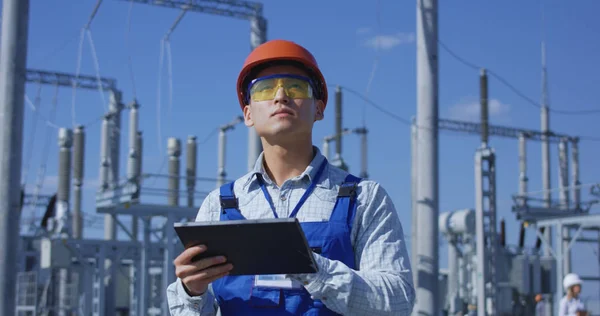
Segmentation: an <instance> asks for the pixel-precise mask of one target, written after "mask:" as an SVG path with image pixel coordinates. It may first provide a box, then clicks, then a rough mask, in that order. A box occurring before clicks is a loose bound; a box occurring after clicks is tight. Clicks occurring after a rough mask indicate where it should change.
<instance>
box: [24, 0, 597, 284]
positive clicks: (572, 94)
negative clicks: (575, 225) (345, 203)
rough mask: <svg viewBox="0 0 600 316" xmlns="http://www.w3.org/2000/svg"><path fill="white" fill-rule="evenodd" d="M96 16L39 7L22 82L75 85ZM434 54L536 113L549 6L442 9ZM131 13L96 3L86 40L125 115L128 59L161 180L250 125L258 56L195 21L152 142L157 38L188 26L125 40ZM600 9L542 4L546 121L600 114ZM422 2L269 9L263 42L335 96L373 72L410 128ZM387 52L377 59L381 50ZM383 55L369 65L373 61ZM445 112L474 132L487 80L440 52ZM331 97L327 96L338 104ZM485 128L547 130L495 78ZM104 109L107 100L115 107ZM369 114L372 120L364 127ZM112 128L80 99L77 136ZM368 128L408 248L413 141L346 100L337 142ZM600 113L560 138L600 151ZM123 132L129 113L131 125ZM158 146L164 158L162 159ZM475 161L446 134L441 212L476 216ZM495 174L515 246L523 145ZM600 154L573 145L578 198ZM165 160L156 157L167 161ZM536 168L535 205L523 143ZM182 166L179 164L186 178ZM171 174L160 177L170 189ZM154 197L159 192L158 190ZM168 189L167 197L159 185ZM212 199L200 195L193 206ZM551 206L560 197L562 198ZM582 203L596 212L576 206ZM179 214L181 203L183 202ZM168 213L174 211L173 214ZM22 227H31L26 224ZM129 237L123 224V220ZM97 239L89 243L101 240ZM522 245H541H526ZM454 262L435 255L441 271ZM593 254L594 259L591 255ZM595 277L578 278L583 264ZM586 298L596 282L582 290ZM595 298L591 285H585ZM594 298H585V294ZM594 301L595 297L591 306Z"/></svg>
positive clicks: (352, 141) (587, 4) (148, 155)
mask: <svg viewBox="0 0 600 316" xmlns="http://www.w3.org/2000/svg"><path fill="white" fill-rule="evenodd" d="M95 2H96V1H93V0H86V1H72V0H52V1H47V0H32V1H31V22H30V30H29V31H30V32H29V34H30V35H29V52H28V67H29V68H36V69H44V70H51V71H61V72H70V73H75V71H76V69H77V60H78V46H79V34H80V30H81V28H82V27H83V26H84V25H85V24H86V23H87V21H88V18H89V15H90V13H91V12H92V9H93V7H94V5H95ZM439 2H440V3H439V38H440V40H441V41H442V42H443V43H444V44H445V45H447V46H448V47H449V48H450V49H452V51H454V53H456V54H458V55H459V56H461V57H462V58H464V59H466V60H468V61H469V62H471V63H473V64H476V65H480V66H483V67H486V68H488V69H490V70H492V71H494V72H496V73H498V74H499V75H501V76H502V77H503V78H505V79H506V80H507V81H509V82H510V83H511V84H512V85H513V86H514V87H516V88H517V89H519V90H520V91H521V92H522V93H524V94H525V95H527V96H529V97H530V98H532V99H534V100H536V101H537V100H539V99H540V87H541V68H540V63H541V61H540V60H541V54H540V41H541V37H542V22H541V2H540V0H536V1H526V2H518V3H517V2H516V1H513V2H505V1H493V2H492V1H470V2H467V1H439ZM129 9H130V4H129V3H127V2H124V1H114V0H113V1H103V3H102V5H101V7H100V9H99V11H98V13H97V15H96V17H95V18H94V20H93V22H92V24H91V28H90V30H91V35H92V38H93V43H94V47H95V50H96V55H97V58H98V63H99V73H100V75H101V76H104V77H112V78H115V79H116V80H117V85H118V87H119V89H121V90H122V91H123V99H124V102H125V103H129V102H130V101H131V100H132V99H133V98H134V93H133V85H132V81H131V78H130V77H131V76H130V72H129V68H128V67H129V66H128V56H129V55H130V56H131V61H132V65H133V75H134V78H135V88H136V95H135V97H137V99H138V101H139V103H140V104H141V116H140V129H141V130H142V131H143V133H144V162H143V168H144V172H148V173H157V172H159V171H160V166H161V162H162V161H163V157H164V156H165V155H166V149H165V148H166V137H178V138H180V139H181V140H182V143H183V144H185V140H186V138H187V136H188V135H196V136H197V137H198V140H199V141H202V140H203V139H205V138H206V136H207V135H209V134H210V133H211V132H212V131H213V130H214V129H215V128H216V127H217V126H219V125H222V124H225V123H227V122H229V121H230V120H232V119H233V118H234V117H235V116H237V115H239V114H241V112H240V110H239V107H238V105H237V99H236V96H235V80H236V78H237V73H238V71H239V69H240V67H241V65H242V63H243V60H244V58H245V57H246V55H247V54H248V52H249V49H250V43H249V37H250V35H249V23H248V22H247V21H243V20H237V19H232V18H227V17H220V16H211V15H205V14H198V13H193V12H190V13H188V14H187V15H186V16H185V17H184V19H183V20H182V22H181V23H180V24H179V26H178V27H177V29H176V30H175V31H174V33H173V34H172V36H171V45H170V46H171V52H172V85H173V103H172V111H171V114H170V115H169V111H168V107H169V98H168V96H169V90H168V87H169V78H168V76H167V74H168V71H167V70H168V68H167V64H168V63H167V60H166V59H164V62H163V65H164V68H163V70H162V75H163V78H162V84H161V96H162V97H161V100H160V104H161V107H162V110H161V115H160V117H161V121H160V122H161V123H160V124H161V130H162V139H160V141H159V140H158V139H157V137H158V133H157V104H158V103H159V102H158V100H157V95H158V92H157V90H158V88H159V87H158V82H159V78H158V75H159V64H160V47H161V45H160V43H161V38H162V37H163V35H164V34H165V33H166V32H167V30H168V29H169V28H170V26H171V24H172V23H173V21H174V20H175V18H176V17H177V15H178V14H179V11H177V10H171V9H164V8H158V7H153V6H147V5H134V6H133V9H132V10H131V31H130V33H128V32H127V29H128V23H127V22H128V14H129ZM599 9H600V3H598V2H597V1H593V0H580V1H577V2H576V3H567V2H564V1H556V0H554V1H550V0H548V1H546V9H545V13H546V19H545V27H544V32H545V36H546V42H547V44H546V45H547V62H548V68H549V70H548V71H549V96H550V105H551V108H552V109H557V110H567V111H572V110H574V111H576V110H587V109H599V108H600V105H599V104H598V100H597V93H596V92H597V82H598V80H599V79H600V78H599V76H598V74H599V73H600V62H598V61H597V60H596V59H592V56H594V54H593V52H597V51H599V50H600V40H598V37H597V34H596V32H595V30H598V29H599V28H600V21H599V20H598V19H596V16H595V15H596V12H598V10H599ZM415 13H416V8H415V1H389V0H381V1H326V2H325V1H302V2H291V1H290V2H287V1H264V14H265V16H266V18H267V20H268V31H267V37H268V39H274V38H285V39H289V40H293V41H297V42H298V43H300V44H302V45H304V46H306V47H307V48H308V49H309V50H311V51H312V52H313V53H314V55H315V56H316V58H317V59H318V61H319V63H320V65H321V67H322V70H323V72H324V74H325V76H326V78H327V80H328V83H329V84H339V85H342V86H345V87H348V88H350V89H353V90H356V91H358V92H360V93H362V94H366V91H367V84H368V82H369V78H370V76H371V73H372V70H373V68H374V62H375V60H376V57H377V56H379V58H378V63H377V65H376V66H377V67H376V68H375V72H374V76H373V79H372V83H371V86H370V89H369V92H368V97H369V98H370V99H371V100H372V101H373V102H375V103H376V104H378V105H379V106H381V107H382V108H385V109H386V110H387V111H389V112H392V113H394V114H395V115H397V116H400V117H403V118H407V119H410V117H411V116H414V115H415V114H416V84H415V81H416V66H415V61H416V55H415V52H416V49H415V41H414V39H415V23H416V21H415V17H416V14H415ZM377 43H379V44H377ZM83 44H84V45H83V52H82V55H81V56H82V60H81V73H82V74H92V75H94V74H96V68H95V66H94V59H93V52H92V50H91V49H90V42H89V41H88V39H87V38H86V39H85V41H84V43H83ZM377 47H378V48H379V49H376V48H377ZM439 51H440V53H439V55H440V57H439V60H440V77H439V80H440V81H439V106H440V116H441V117H443V118H457V119H464V120H477V119H478V110H477V99H478V95H479V82H478V80H479V77H478V76H479V75H478V71H477V70H474V69H472V68H469V67H467V66H465V65H464V64H462V63H460V62H459V61H457V60H456V59H455V58H453V57H452V56H450V55H449V54H448V53H447V52H446V51H444V50H443V49H442V48H441V47H440V50H439ZM36 90H37V85H35V84H28V86H27V95H28V97H29V99H31V100H32V101H33V100H34V98H35V95H36ZM331 92H333V91H331ZM53 93H54V87H51V86H44V87H43V88H42V93H41V106H40V110H39V111H40V113H41V114H42V115H43V116H45V117H48V109H49V108H50V105H51V99H52V96H53ZM489 94H490V98H491V101H490V113H491V117H490V120H491V123H492V124H502V125H510V126H516V127H522V128H531V129H538V128H539V125H540V118H539V109H538V108H536V107H535V106H534V105H532V104H530V103H528V102H527V101H525V100H523V99H522V98H521V97H519V96H518V95H517V94H515V93H514V92H513V91H511V90H510V89H509V88H507V87H506V86H505V85H503V84H502V83H501V82H499V81H498V80H496V79H495V78H492V77H490V79H489ZM331 96H332V98H331V101H332V102H331V103H330V104H329V107H328V108H327V111H326V113H325V120H324V121H321V122H319V123H317V124H316V126H315V133H314V141H315V144H317V145H318V146H321V143H322V138H323V137H324V136H326V135H329V134H331V133H333V129H334V121H333V119H334V112H333V93H332V94H331ZM106 100H108V97H107V96H106ZM58 102H59V103H58V112H57V113H58V114H57V118H56V122H55V124H56V125H58V126H61V127H72V124H73V123H72V122H73V116H72V108H71V105H72V102H73V94H72V90H71V89H70V88H61V89H60V90H59V95H58ZM365 109H366V111H365ZM103 112H104V104H103V101H102V97H101V96H100V93H99V92H98V91H84V90H77V94H76V99H75V121H76V122H77V124H86V123H88V122H91V121H94V120H95V119H96V118H98V117H99V116H101V115H102V113H103ZM363 113H366V117H365V119H366V124H367V128H368V129H369V156H368V163H369V164H368V171H369V174H370V177H371V178H372V179H374V180H377V181H379V182H381V183H382V185H383V186H384V187H385V188H386V189H387V190H388V192H389V193H390V195H391V196H392V199H393V201H394V203H395V205H396V207H397V209H398V214H399V216H400V218H401V220H402V223H403V225H404V230H405V233H406V235H410V217H411V216H410V128H409V127H408V126H406V125H404V124H402V123H400V122H398V121H396V120H394V119H393V118H391V117H389V116H388V115H386V114H384V113H382V112H379V111H377V110H376V109H374V108H373V107H370V106H368V105H366V104H365V102H364V101H361V99H359V98H357V97H355V96H354V95H352V94H350V93H348V92H346V93H345V94H344V112H343V124H344V127H348V128H354V127H359V126H361V124H362V120H363ZM25 117H26V125H25V133H24V136H25V152H24V153H25V154H27V153H28V152H29V150H30V147H29V144H30V141H31V138H32V137H33V135H32V127H33V123H34V120H33V117H34V112H33V111H32V110H31V108H30V107H29V106H27V107H26V109H25ZM599 117H600V113H597V114H593V115H564V114H559V113H551V122H550V125H551V129H552V130H554V131H558V132H562V133H567V134H571V135H588V136H597V135H598V127H597V121H598V118H599ZM122 121H123V128H124V129H125V130H126V128H127V124H128V123H127V122H128V112H127V111H125V112H123V119H122ZM86 131H87V135H86V137H87V143H86V162H85V163H86V166H85V176H86V180H85V181H86V190H85V191H84V201H85V204H84V205H85V211H86V212H90V213H93V212H95V207H94V191H95V186H96V185H97V183H98V180H97V179H98V171H99V148H100V143H99V140H100V124H99V123H96V124H95V125H91V126H89V127H88V128H87V129H86ZM47 132H50V133H52V137H51V140H50V155H49V158H48V167H47V171H46V175H47V178H46V182H45V183H46V185H45V189H44V192H52V191H54V190H55V188H56V174H57V166H58V161H57V157H58V155H57V142H56V134H57V131H56V130H55V129H53V128H49V129H48V130H45V127H44V125H43V122H41V121H40V122H38V126H37V133H36V134H35V142H34V146H35V147H34V148H33V155H32V160H31V164H30V169H29V177H28V179H27V180H28V182H29V183H30V185H31V184H33V183H34V181H35V175H36V174H37V169H38V168H39V166H40V162H41V159H40V156H41V153H42V147H43V144H44V141H45V137H44V134H45V133H47ZM122 136H123V137H122V147H121V148H122V149H121V152H122V156H121V166H122V167H121V174H122V175H123V176H124V175H125V172H126V169H125V168H126V167H125V166H126V159H127V158H126V152H127V146H128V143H127V135H126V134H124V135H122ZM228 137H229V138H228V140H229V143H228V147H227V172H228V175H229V177H238V176H241V175H243V174H244V173H245V172H246V161H247V131H246V127H245V126H244V125H241V124H240V125H238V126H237V128H236V129H235V130H234V131H232V132H230V133H229V134H228ZM159 144H160V146H159ZM359 145H360V143H359V139H358V137H357V136H356V135H351V136H349V137H346V138H345V139H344V143H343V146H344V148H343V153H344V158H345V159H346V161H347V162H348V164H349V165H350V168H351V171H352V172H355V173H358V171H359V166H360V161H359V157H360V156H359ZM478 145H479V138H478V137H477V136H467V135H462V134H456V133H448V132H442V134H441V136H440V210H441V211H442V212H443V211H448V210H454V209H460V208H469V207H473V205H474V201H475V197H474V175H473V157H474V151H475V148H476V147H477V146H478ZM491 145H492V146H494V148H495V150H496V153H497V157H498V161H497V170H498V177H497V185H498V211H499V214H498V218H499V219H500V218H501V217H503V218H505V219H506V221H507V229H508V243H511V244H515V243H516V242H517V235H518V233H517V232H518V228H517V227H518V226H517V222H516V221H515V217H514V215H513V214H512V212H511V209H510V207H511V205H512V201H511V198H510V196H511V194H514V193H516V192H517V190H518V156H517V154H518V152H517V150H518V144H517V142H516V141H515V140H511V139H500V138H492V139H491ZM598 145H599V142H597V141H596V142H593V141H582V142H581V144H580V168H581V169H580V170H581V182H582V183H584V184H585V183H590V182H597V181H598V178H599V177H600V169H598V168H597V160H596V158H597V157H598V155H599V154H600V149H599V148H600V147H599V146H598ZM161 148H162V151H160V150H161ZM528 148H529V152H528V159H529V160H528V169H529V174H528V175H529V179H530V182H529V188H530V190H531V191H537V190H540V189H541V173H540V171H541V166H540V162H541V158H540V153H541V148H540V145H539V144H538V143H533V142H532V143H530V144H529V146H528ZM198 150H199V156H198V163H199V170H198V175H199V176H205V177H215V176H216V174H217V137H216V134H214V135H213V136H212V137H210V138H208V141H206V142H205V143H203V144H200V145H199V147H198ZM557 157H558V156H557V150H556V147H555V146H553V147H552V184H553V186H556V185H557V183H558V178H557V171H558V165H557ZM182 165H184V161H183V162H182ZM166 171H167V169H166V167H165V168H163V169H162V171H161V172H162V173H166ZM157 183H158V185H161V182H160V181H157ZM163 185H166V183H165V184H163ZM213 188H214V184H213V183H209V184H200V187H199V188H198V190H201V191H207V190H210V189H213ZM554 197H557V195H556V194H555V195H554ZM583 197H584V199H586V198H588V197H589V194H588V192H587V191H586V190H584V191H583ZM182 201H183V199H182ZM165 202H166V199H165ZM24 216H25V217H27V216H31V215H30V213H25V214H24ZM124 221H125V222H126V220H124ZM98 224H99V223H96V225H94V227H101V225H98ZM85 234H86V236H89V237H101V236H102V230H101V229H97V228H96V229H89V230H88V231H86V233H85ZM527 243H528V245H533V243H534V236H533V232H532V231H528V242H527ZM445 248H446V247H445V246H443V247H442V251H441V253H440V256H441V258H440V259H441V266H445V265H446V263H445V262H446V259H445V255H446V251H445ZM575 249H576V251H578V256H579V255H581V256H582V257H581V258H583V257H584V256H585V260H574V269H576V271H581V269H585V268H588V269H591V271H592V272H591V273H590V272H588V274H591V275H596V274H597V271H598V264H597V262H598V257H597V256H596V255H594V253H593V252H592V251H591V250H592V247H590V245H585V244H584V245H582V246H576V248H575ZM595 251H596V252H597V251H598V250H595ZM582 261H585V262H590V261H591V262H592V263H589V264H586V265H582V264H581V262H582ZM589 283H592V282H589ZM590 285H591V284H590ZM588 289H590V287H588ZM588 293H591V291H590V292H588Z"/></svg>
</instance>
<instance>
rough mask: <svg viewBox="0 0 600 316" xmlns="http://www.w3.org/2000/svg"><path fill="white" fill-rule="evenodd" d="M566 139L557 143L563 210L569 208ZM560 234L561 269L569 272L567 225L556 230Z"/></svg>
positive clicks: (559, 186) (569, 251) (569, 254)
mask: <svg viewBox="0 0 600 316" xmlns="http://www.w3.org/2000/svg"><path fill="white" fill-rule="evenodd" d="M567 146H568V140H567V139H564V138H563V139H561V140H560V142H559V143H558V165H559V166H558V174H559V180H558V181H559V183H558V188H559V199H560V208H561V209H563V210H568V209H569V153H568V150H569V148H568V147H567ZM556 234H561V235H562V243H563V250H564V253H563V271H564V272H565V274H566V273H569V272H571V250H570V249H569V239H570V238H569V235H570V231H569V227H568V226H563V228H562V231H560V232H556Z"/></svg>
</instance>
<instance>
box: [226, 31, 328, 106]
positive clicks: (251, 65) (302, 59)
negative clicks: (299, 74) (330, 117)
mask: <svg viewBox="0 0 600 316" xmlns="http://www.w3.org/2000/svg"><path fill="white" fill-rule="evenodd" d="M286 61H287V62H295V63H298V64H299V65H301V66H302V67H304V68H305V69H306V70H307V71H308V72H309V74H310V76H311V77H312V78H311V79H313V80H314V81H315V82H314V84H315V85H316V86H315V87H314V88H315V89H316V90H317V91H315V92H316V96H317V98H318V99H320V100H321V101H323V103H324V104H325V105H327V84H326V83H325V77H323V74H322V73H321V70H319V65H318V64H317V60H316V59H315V57H314V56H313V55H312V54H311V53H310V52H309V51H308V50H307V49H306V48H304V47H302V46H300V45H298V44H296V43H294V42H291V41H286V40H271V41H268V42H266V43H263V44H261V45H260V46H258V47H256V48H255V49H254V50H253V51H252V52H251V53H250V55H248V57H247V58H246V61H245V62H244V66H243V67H242V70H241V71H240V74H239V76H238V80H237V95H238V99H239V102H240V106H241V107H242V109H244V106H245V105H246V102H245V94H246V85H247V82H248V80H249V79H254V78H248V76H249V75H252V74H253V73H254V72H255V71H256V70H257V68H258V69H260V66H264V65H266V64H268V63H272V62H286Z"/></svg>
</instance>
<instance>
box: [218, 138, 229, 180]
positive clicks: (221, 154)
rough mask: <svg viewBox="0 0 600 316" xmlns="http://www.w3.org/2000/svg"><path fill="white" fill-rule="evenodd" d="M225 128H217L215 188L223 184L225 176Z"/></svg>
mask: <svg viewBox="0 0 600 316" xmlns="http://www.w3.org/2000/svg"><path fill="white" fill-rule="evenodd" d="M225 131H226V129H225V128H221V129H219V145H218V146H219V151H218V153H217V155H218V157H217V158H218V171H217V188H219V187H221V186H222V185H223V184H225V177H226V176H227V172H226V171H225V154H226V151H227V144H226V143H227V135H226V134H225Z"/></svg>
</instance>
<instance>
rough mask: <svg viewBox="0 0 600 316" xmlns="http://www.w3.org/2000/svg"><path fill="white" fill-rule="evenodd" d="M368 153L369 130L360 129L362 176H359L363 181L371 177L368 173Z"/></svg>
mask: <svg viewBox="0 0 600 316" xmlns="http://www.w3.org/2000/svg"><path fill="white" fill-rule="evenodd" d="M367 151H368V144H367V129H366V128H364V127H363V128H361V129H360V154H361V155H360V157H361V159H360V174H359V176H360V177H361V178H363V179H366V178H368V177H369V173H368V172H367V156H368V155H367Z"/></svg>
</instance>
